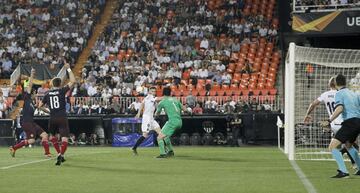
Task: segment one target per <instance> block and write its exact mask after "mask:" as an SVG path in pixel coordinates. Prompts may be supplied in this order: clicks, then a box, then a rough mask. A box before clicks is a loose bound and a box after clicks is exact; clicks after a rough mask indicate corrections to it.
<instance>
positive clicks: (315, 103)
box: [304, 99, 320, 123]
mask: <svg viewBox="0 0 360 193" xmlns="http://www.w3.org/2000/svg"><path fill="white" fill-rule="evenodd" d="M319 104H320V101H319V100H317V99H315V100H314V101H313V102H312V103H311V104H310V105H309V108H308V109H307V111H306V114H305V117H304V123H310V122H311V119H312V117H311V115H310V114H311V113H312V112H313V111H314V110H315V108H316V107H317V106H318V105H319Z"/></svg>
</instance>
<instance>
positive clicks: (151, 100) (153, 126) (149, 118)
mask: <svg viewBox="0 0 360 193" xmlns="http://www.w3.org/2000/svg"><path fill="white" fill-rule="evenodd" d="M155 92H156V88H155V87H151V88H150V90H149V94H148V95H147V96H146V97H145V98H144V100H143V102H142V103H141V106H140V108H139V111H138V113H137V114H136V116H135V117H136V118H140V116H141V113H142V112H143V113H142V123H141V130H142V133H143V135H142V136H141V137H139V139H138V140H137V141H136V143H135V145H134V147H133V148H132V151H133V153H134V155H137V150H136V149H137V147H138V146H139V145H140V144H141V143H142V142H143V141H144V140H145V138H147V137H148V136H149V132H150V131H152V130H154V131H156V132H157V133H160V126H159V124H158V123H157V122H156V121H155V119H154V112H155V103H156V98H155Z"/></svg>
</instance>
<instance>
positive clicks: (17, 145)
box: [13, 140, 28, 151]
mask: <svg viewBox="0 0 360 193" xmlns="http://www.w3.org/2000/svg"><path fill="white" fill-rule="evenodd" d="M27 144H28V142H27V141H26V140H22V141H20V142H19V143H18V144H16V145H14V146H13V148H14V150H15V151H16V150H17V149H19V148H22V147H23V146H25V145H27Z"/></svg>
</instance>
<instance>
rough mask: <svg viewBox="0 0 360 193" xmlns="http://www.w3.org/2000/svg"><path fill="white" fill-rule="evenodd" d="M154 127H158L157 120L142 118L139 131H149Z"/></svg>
mask: <svg viewBox="0 0 360 193" xmlns="http://www.w3.org/2000/svg"><path fill="white" fill-rule="evenodd" d="M156 128H160V125H159V123H158V122H156V121H155V119H149V118H143V119H142V123H141V131H142V132H143V133H149V132H150V131H151V130H155V129H156Z"/></svg>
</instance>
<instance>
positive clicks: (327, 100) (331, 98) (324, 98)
mask: <svg viewBox="0 0 360 193" xmlns="http://www.w3.org/2000/svg"><path fill="white" fill-rule="evenodd" d="M336 92H337V91H336V90H329V91H326V92H324V93H322V94H321V95H320V96H319V98H317V100H318V101H320V102H322V103H324V104H325V106H326V110H327V112H328V114H329V117H331V115H332V114H333V113H334V111H335V94H336ZM342 122H343V119H342V117H341V115H340V116H338V117H337V118H336V119H335V120H333V121H332V122H331V124H330V126H331V130H332V132H333V133H334V134H336V132H337V131H338V130H339V129H340V127H341V123H342Z"/></svg>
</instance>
